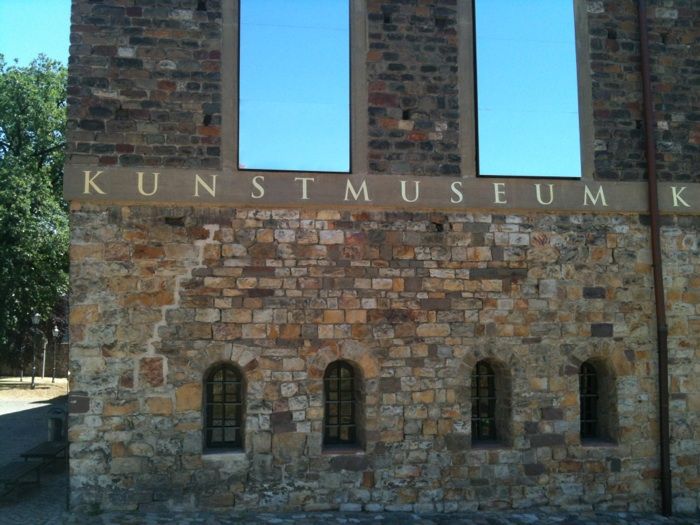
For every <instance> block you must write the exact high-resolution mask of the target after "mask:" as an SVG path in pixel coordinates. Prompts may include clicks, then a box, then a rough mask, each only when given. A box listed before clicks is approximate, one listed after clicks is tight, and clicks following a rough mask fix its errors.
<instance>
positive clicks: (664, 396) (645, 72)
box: [639, 0, 673, 516]
mask: <svg viewBox="0 0 700 525" xmlns="http://www.w3.org/2000/svg"><path fill="white" fill-rule="evenodd" d="M639 40H640V51H641V61H642V64H641V65H642V93H643V98H644V131H645V138H646V159H647V180H648V183H649V214H650V216H651V253H652V261H653V266H654V297H655V299H656V336H657V343H658V359H659V441H660V443H659V444H660V467H661V469H660V470H661V513H662V514H663V515H664V516H670V515H671V513H672V501H673V499H672V495H671V451H670V437H669V436H670V432H669V403H668V326H667V325H666V301H665V298H664V281H663V266H662V259H661V231H660V224H659V198H658V191H657V190H658V185H657V179H656V142H655V140H654V123H655V121H656V119H655V116H654V102H653V99H652V90H651V73H650V65H649V35H648V27H647V6H646V0H639Z"/></svg>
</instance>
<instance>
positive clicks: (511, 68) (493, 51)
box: [475, 0, 581, 177]
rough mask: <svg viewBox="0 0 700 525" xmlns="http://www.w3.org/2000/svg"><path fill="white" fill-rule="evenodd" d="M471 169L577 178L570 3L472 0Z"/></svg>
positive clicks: (578, 163)
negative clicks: (474, 117)
mask: <svg viewBox="0 0 700 525" xmlns="http://www.w3.org/2000/svg"><path fill="white" fill-rule="evenodd" d="M475 1H476V8H475V11H476V12H475V25H476V54H477V91H478V127H479V130H478V140H479V144H478V148H479V172H480V174H483V175H512V176H522V175H526V176H527V175H530V176H546V177H580V176H581V149H580V136H579V135H580V134H579V114H578V84H577V77H576V39H575V31H574V6H573V4H574V2H573V0H568V1H567V0H475Z"/></svg>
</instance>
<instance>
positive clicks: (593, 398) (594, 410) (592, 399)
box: [578, 363, 599, 439]
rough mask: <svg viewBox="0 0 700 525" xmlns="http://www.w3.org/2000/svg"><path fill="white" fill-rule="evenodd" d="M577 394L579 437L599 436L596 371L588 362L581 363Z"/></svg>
mask: <svg viewBox="0 0 700 525" xmlns="http://www.w3.org/2000/svg"><path fill="white" fill-rule="evenodd" d="M578 379H579V396H580V404H581V438H582V439H586V438H597V437H599V433H598V429H599V421H598V373H597V372H596V369H595V367H594V366H593V365H592V364H590V363H583V364H582V365H581V369H580V370H579V376H578Z"/></svg>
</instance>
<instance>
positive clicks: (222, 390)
mask: <svg viewBox="0 0 700 525" xmlns="http://www.w3.org/2000/svg"><path fill="white" fill-rule="evenodd" d="M205 396H206V397H205V403H206V425H205V442H206V447H207V448H242V447H243V408H244V407H243V381H242V377H241V373H240V372H239V371H238V370H237V369H236V368H234V367H233V366H230V365H220V366H217V367H216V368H214V369H213V370H212V371H211V372H210V373H209V375H208V376H207V379H206V391H205Z"/></svg>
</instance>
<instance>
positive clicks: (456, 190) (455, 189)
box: [450, 181, 464, 204]
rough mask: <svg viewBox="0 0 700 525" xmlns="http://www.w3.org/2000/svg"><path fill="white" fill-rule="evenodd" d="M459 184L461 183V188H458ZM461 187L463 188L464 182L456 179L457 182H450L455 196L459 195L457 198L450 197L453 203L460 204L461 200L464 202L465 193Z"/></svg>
mask: <svg viewBox="0 0 700 525" xmlns="http://www.w3.org/2000/svg"><path fill="white" fill-rule="evenodd" d="M458 184H459V188H457V185H458ZM461 188H462V183H461V182H459V181H455V182H453V183H452V184H450V189H451V190H452V192H453V193H454V194H455V196H456V197H457V198H456V199H455V197H452V198H451V199H450V202H451V203H452V204H459V203H460V202H462V201H463V200H464V195H462V191H461Z"/></svg>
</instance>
